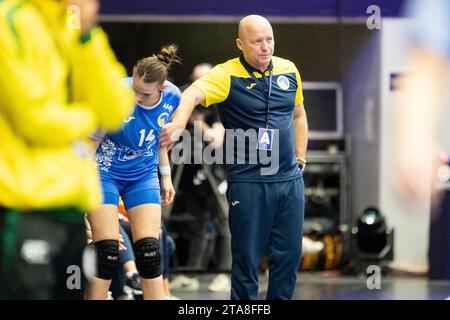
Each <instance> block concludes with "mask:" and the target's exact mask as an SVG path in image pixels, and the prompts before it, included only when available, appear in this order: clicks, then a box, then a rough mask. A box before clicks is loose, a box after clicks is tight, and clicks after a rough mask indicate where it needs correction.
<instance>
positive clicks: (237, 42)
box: [236, 38, 242, 51]
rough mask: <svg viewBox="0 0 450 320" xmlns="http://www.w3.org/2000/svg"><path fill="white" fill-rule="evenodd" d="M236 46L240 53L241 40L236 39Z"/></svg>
mask: <svg viewBox="0 0 450 320" xmlns="http://www.w3.org/2000/svg"><path fill="white" fill-rule="evenodd" d="M236 46H237V47H238V49H239V50H241V51H242V41H241V39H239V38H237V39H236Z"/></svg>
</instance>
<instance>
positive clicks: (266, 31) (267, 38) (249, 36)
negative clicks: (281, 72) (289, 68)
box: [236, 25, 275, 71]
mask: <svg viewBox="0 0 450 320" xmlns="http://www.w3.org/2000/svg"><path fill="white" fill-rule="evenodd" d="M236 43H237V45H238V48H239V49H240V50H242V53H243V54H244V58H245V60H246V61H247V62H248V63H250V64H251V65H252V66H253V67H255V68H257V69H259V70H261V71H264V70H266V69H267V67H268V66H269V64H270V60H271V59H272V55H273V52H274V49H275V40H274V38H273V31H272V28H271V27H270V25H261V26H248V27H247V28H246V30H245V31H244V32H243V34H242V36H241V38H238V39H237V41H236Z"/></svg>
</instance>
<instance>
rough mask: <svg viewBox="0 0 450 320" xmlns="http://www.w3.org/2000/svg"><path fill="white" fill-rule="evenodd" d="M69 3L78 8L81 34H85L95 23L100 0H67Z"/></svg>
mask: <svg viewBox="0 0 450 320" xmlns="http://www.w3.org/2000/svg"><path fill="white" fill-rule="evenodd" d="M67 2H68V3H69V5H75V6H77V7H78V8H79V14H80V17H79V19H80V28H81V34H85V33H87V32H89V30H91V28H92V27H93V26H94V25H95V24H96V23H97V19H98V12H99V9H100V2H99V1H98V0H67Z"/></svg>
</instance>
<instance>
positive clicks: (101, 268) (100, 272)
mask: <svg viewBox="0 0 450 320" xmlns="http://www.w3.org/2000/svg"><path fill="white" fill-rule="evenodd" d="M94 247H95V250H96V253H97V255H96V256H97V274H96V276H97V277H98V278H101V279H105V280H111V279H112V276H113V273H114V271H115V270H116V268H117V264H118V263H119V241H117V240H102V241H97V242H95V243H94Z"/></svg>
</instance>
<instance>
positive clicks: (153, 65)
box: [133, 44, 181, 84]
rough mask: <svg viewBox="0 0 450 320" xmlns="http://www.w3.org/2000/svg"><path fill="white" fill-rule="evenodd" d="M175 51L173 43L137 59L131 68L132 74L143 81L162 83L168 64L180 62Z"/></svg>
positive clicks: (175, 47) (165, 77) (167, 70)
mask: <svg viewBox="0 0 450 320" xmlns="http://www.w3.org/2000/svg"><path fill="white" fill-rule="evenodd" d="M177 51H178V48H177V46H176V45H174V44H170V45H167V46H164V47H162V48H161V51H160V52H159V53H158V54H154V55H153V56H151V57H147V58H143V59H141V60H139V61H138V62H137V64H136V65H135V66H134V68H133V75H134V76H138V77H139V78H141V79H143V81H144V82H145V83H153V82H158V83H161V84H162V83H163V82H164V81H166V79H167V74H168V72H169V68H170V66H171V65H172V64H173V63H180V62H181V59H180V58H179V57H178V56H177Z"/></svg>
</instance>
